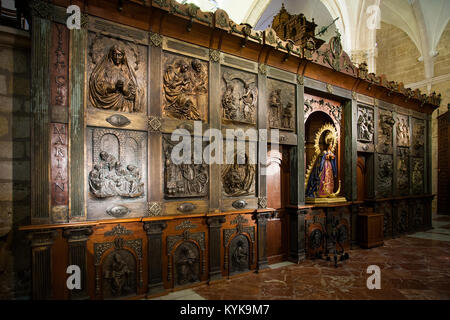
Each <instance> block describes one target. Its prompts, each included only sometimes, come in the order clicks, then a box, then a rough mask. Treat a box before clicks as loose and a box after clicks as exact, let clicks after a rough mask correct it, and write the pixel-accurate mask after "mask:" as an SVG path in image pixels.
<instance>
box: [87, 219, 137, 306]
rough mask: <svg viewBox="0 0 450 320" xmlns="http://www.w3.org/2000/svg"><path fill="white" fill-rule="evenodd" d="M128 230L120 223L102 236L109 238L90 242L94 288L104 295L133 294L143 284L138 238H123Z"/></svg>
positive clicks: (119, 295)
mask: <svg viewBox="0 0 450 320" xmlns="http://www.w3.org/2000/svg"><path fill="white" fill-rule="evenodd" d="M131 233H132V231H131V230H128V229H126V228H125V227H123V226H121V225H120V224H119V225H117V226H116V227H114V228H113V229H112V230H111V231H109V232H107V233H105V236H114V237H115V238H114V240H113V241H110V242H101V243H94V265H95V288H96V290H95V292H96V294H97V295H99V294H101V295H102V297H103V298H104V299H115V298H121V297H127V296H133V295H136V293H137V291H138V287H142V285H143V278H142V274H143V270H142V268H143V266H142V239H124V238H123V237H122V236H127V235H129V234H131Z"/></svg>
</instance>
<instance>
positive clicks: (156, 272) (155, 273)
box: [144, 221, 167, 295]
mask: <svg viewBox="0 0 450 320" xmlns="http://www.w3.org/2000/svg"><path fill="white" fill-rule="evenodd" d="M166 227H167V223H166V222H165V221H151V222H144V230H145V231H146V232H147V240H148V245H147V246H148V256H147V261H148V262H147V263H148V290H147V294H148V295H152V294H155V293H158V292H161V291H164V283H163V276H162V234H163V230H164V229H165V228H166Z"/></svg>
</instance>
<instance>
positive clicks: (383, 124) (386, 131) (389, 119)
mask: <svg viewBox="0 0 450 320" xmlns="http://www.w3.org/2000/svg"><path fill="white" fill-rule="evenodd" d="M394 124H395V120H394V117H393V116H392V112H391V111H383V110H380V111H379V125H378V147H377V151H378V152H381V153H391V152H392V151H391V150H392V142H393V141H392V130H393V127H394Z"/></svg>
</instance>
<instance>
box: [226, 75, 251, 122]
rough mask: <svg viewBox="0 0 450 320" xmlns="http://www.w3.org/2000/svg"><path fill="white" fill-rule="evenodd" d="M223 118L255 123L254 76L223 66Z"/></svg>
mask: <svg viewBox="0 0 450 320" xmlns="http://www.w3.org/2000/svg"><path fill="white" fill-rule="evenodd" d="M223 69H224V72H223V75H222V78H223V81H222V92H223V95H222V111H223V115H222V117H223V119H226V120H232V121H238V122H244V123H249V124H256V111H257V110H256V109H257V102H258V88H257V87H256V76H255V75H252V74H248V73H245V72H243V71H235V70H232V69H229V68H223Z"/></svg>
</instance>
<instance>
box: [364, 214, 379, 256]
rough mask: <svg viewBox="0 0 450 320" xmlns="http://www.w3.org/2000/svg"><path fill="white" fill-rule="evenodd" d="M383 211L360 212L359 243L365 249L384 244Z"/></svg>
mask: <svg viewBox="0 0 450 320" xmlns="http://www.w3.org/2000/svg"><path fill="white" fill-rule="evenodd" d="M383 218H384V215H383V214H382V213H360V214H358V244H359V245H360V246H361V247H362V248H365V249H370V248H374V247H379V246H382V245H383V237H384V235H383Z"/></svg>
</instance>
